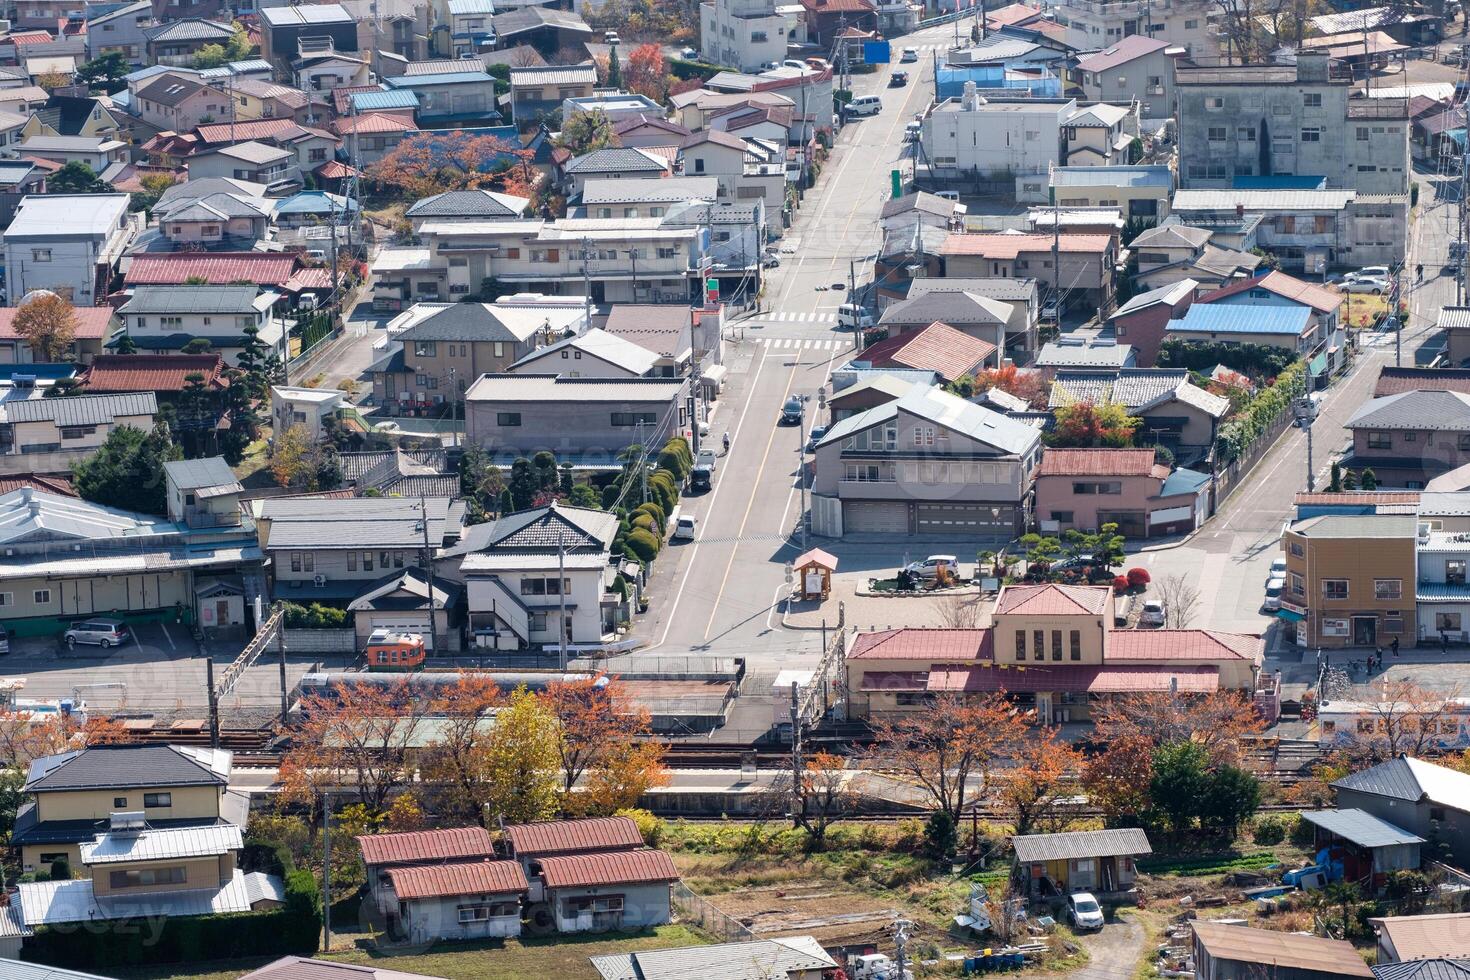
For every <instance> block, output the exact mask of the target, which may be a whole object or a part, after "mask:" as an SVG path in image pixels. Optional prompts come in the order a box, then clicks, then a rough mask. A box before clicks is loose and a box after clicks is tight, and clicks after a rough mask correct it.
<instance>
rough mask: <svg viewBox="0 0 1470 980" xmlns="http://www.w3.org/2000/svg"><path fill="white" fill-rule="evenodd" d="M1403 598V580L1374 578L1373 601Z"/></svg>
mask: <svg viewBox="0 0 1470 980" xmlns="http://www.w3.org/2000/svg"><path fill="white" fill-rule="evenodd" d="M1403 597H1404V580H1403V579H1398V578H1375V579H1374V580H1373V598H1375V599H1402V598H1403Z"/></svg>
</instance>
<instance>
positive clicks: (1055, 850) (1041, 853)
mask: <svg viewBox="0 0 1470 980" xmlns="http://www.w3.org/2000/svg"><path fill="white" fill-rule="evenodd" d="M1011 846H1012V847H1013V848H1015V851H1016V860H1017V861H1019V862H1020V863H1022V864H1032V863H1035V862H1037V861H1061V860H1072V859H1074V858H1099V857H1124V856H1130V857H1137V856H1138V855H1141V854H1152V853H1153V851H1154V849H1153V845H1151V844H1150V843H1149V842H1148V835H1147V834H1145V833H1144V832H1143V828H1141V827H1122V828H1119V829H1116V830H1074V831H1071V832H1069V833H1063V834H1026V835H1024V836H1021V837H1012V838H1011Z"/></svg>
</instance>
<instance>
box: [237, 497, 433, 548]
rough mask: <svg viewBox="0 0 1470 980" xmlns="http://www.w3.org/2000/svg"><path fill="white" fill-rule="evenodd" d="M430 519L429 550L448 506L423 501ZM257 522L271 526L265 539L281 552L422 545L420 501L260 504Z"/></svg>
mask: <svg viewBox="0 0 1470 980" xmlns="http://www.w3.org/2000/svg"><path fill="white" fill-rule="evenodd" d="M424 505H425V506H426V507H427V508H428V514H429V545H430V547H434V548H437V547H439V546H441V545H442V544H443V542H444V537H445V534H446V532H447V531H448V523H449V501H448V500H445V499H443V498H442V497H441V498H431V499H428V500H425V501H424ZM260 516H261V518H262V519H264V520H268V521H269V522H270V530H269V532H268V535H269V536H268V537H267V539H266V541H267V546H268V547H269V548H270V549H271V550H272V551H274V550H278V549H281V548H357V547H363V546H366V547H371V548H378V547H383V548H414V549H419V548H422V547H423V545H424V532H423V529H422V527H420V522H421V521H422V519H423V511H421V510H420V508H419V501H417V500H410V499H406V498H401V497H354V498H351V499H347V500H344V499H341V498H323V497H297V498H290V497H280V498H274V499H268V500H265V501H262V504H261V510H260Z"/></svg>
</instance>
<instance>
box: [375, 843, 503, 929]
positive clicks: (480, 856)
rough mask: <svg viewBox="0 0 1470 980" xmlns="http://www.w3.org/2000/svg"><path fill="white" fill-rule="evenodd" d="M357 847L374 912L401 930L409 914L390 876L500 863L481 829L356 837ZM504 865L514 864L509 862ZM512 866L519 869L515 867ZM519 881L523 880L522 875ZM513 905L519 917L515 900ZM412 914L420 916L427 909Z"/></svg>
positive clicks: (491, 844) (492, 846)
mask: <svg viewBox="0 0 1470 980" xmlns="http://www.w3.org/2000/svg"><path fill="white" fill-rule="evenodd" d="M357 845H358V847H359V848H360V849H361V850H362V863H363V865H364V866H365V867H366V868H367V885H368V894H369V895H370V896H371V897H372V900H373V905H374V906H375V907H376V908H377V911H378V913H379V914H380V915H382V916H384V917H386V918H387V920H388V922H389V924H390V927H394V928H402V927H401V925H400V920H401V919H402V918H404V917H405V916H406V915H407V914H408V912H409V910H407V909H404V908H401V907H400V905H399V901H400V898H399V896H398V894H397V891H396V890H395V888H394V885H395V881H394V879H393V877H392V873H393V872H394V871H407V870H418V871H423V870H428V869H431V868H449V869H456V870H460V872H461V873H463V871H462V869H464V868H466V867H468V866H470V865H473V864H499V863H501V862H497V861H495V856H496V855H495V845H494V843H493V842H492V841H491V840H490V834H489V833H488V832H487V831H486V830H485V828H483V827H446V828H440V829H434V830H412V831H405V832H400V833H387V834H363V835H359V836H358V837H357ZM508 863H510V864H515V862H513V861H512V862H508ZM516 867H517V870H520V869H519V865H517V866H516ZM521 880H522V881H524V880H525V875H524V874H522V875H521ZM426 897H428V896H426ZM432 897H438V896H432ZM516 905H517V907H516V911H517V913H518V914H519V911H520V906H519V901H518V900H517V903H516ZM415 911H419V912H420V913H421V915H422V913H423V912H425V911H427V910H422V909H419V910H415ZM431 938H433V937H431ZM420 941H426V940H420Z"/></svg>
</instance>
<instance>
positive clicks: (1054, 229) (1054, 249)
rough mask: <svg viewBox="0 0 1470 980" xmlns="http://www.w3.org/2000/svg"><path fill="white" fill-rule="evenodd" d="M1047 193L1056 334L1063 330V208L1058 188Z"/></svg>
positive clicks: (1053, 312) (1053, 313) (1053, 188)
mask: <svg viewBox="0 0 1470 980" xmlns="http://www.w3.org/2000/svg"><path fill="white" fill-rule="evenodd" d="M1047 193H1048V194H1049V195H1051V298H1052V307H1051V309H1052V314H1051V317H1052V319H1051V325H1052V326H1053V327H1054V328H1056V334H1060V333H1061V332H1062V209H1061V206H1060V205H1059V204H1058V203H1057V189H1056V188H1055V187H1052V188H1049V189H1048V191H1047ZM1054 336H1055V335H1054Z"/></svg>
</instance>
